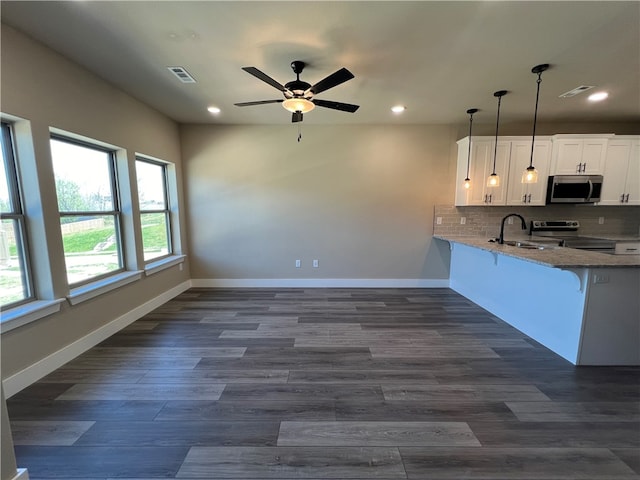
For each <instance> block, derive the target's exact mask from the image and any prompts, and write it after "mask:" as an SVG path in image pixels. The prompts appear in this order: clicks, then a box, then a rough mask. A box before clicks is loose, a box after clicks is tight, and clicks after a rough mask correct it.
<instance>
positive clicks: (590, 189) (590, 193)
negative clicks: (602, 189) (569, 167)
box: [587, 180, 593, 202]
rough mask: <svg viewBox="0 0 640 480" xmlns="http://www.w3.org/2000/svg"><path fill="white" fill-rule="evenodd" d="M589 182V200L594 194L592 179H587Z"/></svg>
mask: <svg viewBox="0 0 640 480" xmlns="http://www.w3.org/2000/svg"><path fill="white" fill-rule="evenodd" d="M587 182H588V183H589V194H588V195H587V202H588V201H589V200H591V195H593V182H592V181H591V180H587Z"/></svg>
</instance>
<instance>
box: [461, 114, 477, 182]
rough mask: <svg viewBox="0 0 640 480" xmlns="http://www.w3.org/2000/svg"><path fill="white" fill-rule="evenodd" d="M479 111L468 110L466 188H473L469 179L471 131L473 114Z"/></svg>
mask: <svg viewBox="0 0 640 480" xmlns="http://www.w3.org/2000/svg"><path fill="white" fill-rule="evenodd" d="M477 111H478V109H477V108H470V109H469V110H467V113H468V114H469V152H468V153H467V176H466V177H465V179H464V183H463V185H464V188H471V179H470V178H469V163H470V162H471V129H472V127H473V114H474V113H476V112H477Z"/></svg>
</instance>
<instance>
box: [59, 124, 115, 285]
mask: <svg viewBox="0 0 640 480" xmlns="http://www.w3.org/2000/svg"><path fill="white" fill-rule="evenodd" d="M51 157H52V160H53V171H54V175H55V181H56V193H57V195H58V210H59V212H60V228H61V231H62V241H63V245H64V256H65V263H66V267H67V280H68V282H69V284H70V285H77V284H81V283H87V282H88V281H92V280H97V279H100V278H103V277H105V276H107V275H109V274H112V273H114V272H118V271H122V270H123V265H124V260H123V254H122V252H123V249H122V236H121V225H120V222H121V214H120V205H119V200H118V194H117V192H118V189H117V182H116V172H115V154H114V152H113V151H112V150H108V149H105V148H101V147H98V146H95V145H90V144H87V143H81V142H77V141H75V140H70V139H67V138H62V137H57V136H54V137H52V138H51Z"/></svg>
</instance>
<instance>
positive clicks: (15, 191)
mask: <svg viewBox="0 0 640 480" xmlns="http://www.w3.org/2000/svg"><path fill="white" fill-rule="evenodd" d="M0 128H1V132H0V135H2V150H3V151H2V154H3V158H4V168H5V175H6V177H7V179H6V180H7V187H8V194H9V207H10V208H11V212H0V220H12V221H14V222H15V224H16V226H17V228H16V231H15V233H14V234H15V241H16V248H17V250H18V252H17V256H18V262H19V264H20V273H21V277H22V284H23V286H24V293H25V297H24V298H23V299H21V300H16V301H14V302H9V303H6V304H2V305H0V307H2V309H3V310H6V309H10V308H14V307H18V306H21V305H24V304H26V303H29V302H32V301H34V300H35V299H36V292H35V288H34V279H33V267H32V264H31V256H30V254H29V251H30V250H29V235H28V228H27V218H26V215H25V213H24V199H23V190H22V185H21V183H20V175H19V173H20V166H19V165H18V156H17V154H16V145H15V134H14V129H13V124H12V123H10V122H7V121H5V120H2V121H1V124H0Z"/></svg>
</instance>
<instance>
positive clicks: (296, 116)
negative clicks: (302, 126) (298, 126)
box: [291, 112, 302, 123]
mask: <svg viewBox="0 0 640 480" xmlns="http://www.w3.org/2000/svg"><path fill="white" fill-rule="evenodd" d="M301 121H302V112H293V113H292V114H291V123H296V122H301Z"/></svg>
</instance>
